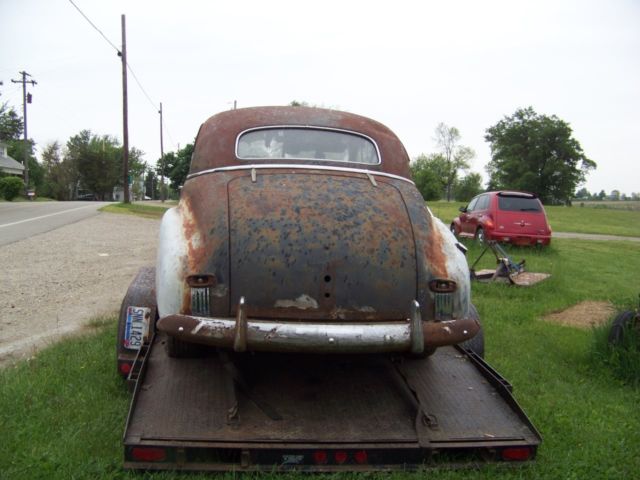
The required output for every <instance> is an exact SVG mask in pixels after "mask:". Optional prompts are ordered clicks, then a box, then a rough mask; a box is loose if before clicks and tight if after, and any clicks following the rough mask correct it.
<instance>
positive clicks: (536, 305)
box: [0, 240, 640, 480]
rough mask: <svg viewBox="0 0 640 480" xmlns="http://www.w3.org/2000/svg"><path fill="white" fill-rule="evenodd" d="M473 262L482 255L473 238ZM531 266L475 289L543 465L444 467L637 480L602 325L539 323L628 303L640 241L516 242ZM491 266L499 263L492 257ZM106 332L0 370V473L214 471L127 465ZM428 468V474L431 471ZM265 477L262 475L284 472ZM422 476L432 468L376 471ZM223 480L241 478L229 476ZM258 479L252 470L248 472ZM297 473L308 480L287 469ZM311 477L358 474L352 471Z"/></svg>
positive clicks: (638, 425)
mask: <svg viewBox="0 0 640 480" xmlns="http://www.w3.org/2000/svg"><path fill="white" fill-rule="evenodd" d="M469 247H470V251H469V254H468V259H469V261H473V260H474V259H475V258H476V257H477V255H478V254H479V253H480V249H479V247H477V246H475V245H471V244H470V245H469ZM508 251H509V253H510V254H511V255H512V256H513V257H514V258H515V259H520V258H521V257H525V258H526V260H527V266H528V269H529V270H530V271H542V272H548V273H551V274H552V277H551V278H550V279H548V280H546V281H544V282H542V283H540V284H538V285H536V286H534V287H529V288H517V287H509V286H507V285H503V284H476V283H474V285H473V293H472V296H473V301H474V303H475V304H476V305H477V307H478V310H479V312H480V315H481V318H482V321H483V324H484V328H485V332H486V358H487V360H488V361H489V362H490V363H491V364H492V365H493V366H494V367H495V368H496V369H497V370H498V371H499V372H500V373H502V374H503V375H504V376H505V377H506V378H507V379H508V380H509V381H510V382H511V383H512V384H513V385H514V393H515V396H516V398H517V400H518V402H519V403H520V404H521V405H522V406H523V408H524V409H525V411H526V412H527V414H528V415H529V416H530V418H531V420H532V421H533V423H534V424H535V425H536V427H537V428H538V429H539V430H540V432H541V434H542V436H543V444H542V446H541V448H540V450H539V453H538V458H537V460H536V461H534V462H532V463H531V464H527V465H519V466H515V467H514V466H506V467H505V466H504V465H501V466H500V465H498V466H496V465H483V466H480V467H478V468H473V469H464V470H452V471H450V470H447V469H439V470H438V471H437V472H434V475H435V474H437V477H438V478H444V479H463V478H464V479H494V478H505V479H519V478H543V479H557V478H562V479H582V478H612V479H613V478H629V479H630V478H637V472H639V471H640V455H638V445H640V409H639V408H638V405H639V404H640V389H639V388H638V387H634V386H632V385H630V384H629V383H625V382H623V381H622V380H620V379H619V378H618V377H617V376H616V375H615V372H614V370H613V369H611V368H610V367H609V365H608V364H607V363H606V362H605V361H603V359H602V357H601V356H599V355H597V354H596V352H595V350H594V344H595V337H596V335H594V332H593V331H590V330H580V329H577V328H572V327H566V326H560V325H557V324H553V323H548V322H545V321H542V320H540V317H541V316H543V315H545V314H546V313H549V312H552V311H557V310H560V309H563V308H566V307H568V306H570V305H573V304H575V303H578V302H580V301H582V300H586V299H589V300H604V301H610V302H612V303H613V304H614V305H616V306H618V307H621V308H622V307H630V306H632V305H633V304H634V302H635V301H636V298H637V295H638V293H639V287H640V284H639V283H638V276H637V272H639V271H640V245H638V244H635V243H632V242H618V241H615V242H593V241H581V240H572V241H570V240H557V241H556V242H554V243H553V244H552V245H551V247H550V248H546V249H542V250H536V249H524V248H516V247H509V248H508ZM483 261H484V262H485V266H490V265H492V264H493V262H492V261H491V260H490V259H488V258H487V259H486V260H483ZM101 323H104V322H97V323H96V324H95V325H94V326H95V327H97V328H98V329H99V333H98V334H94V335H90V336H86V337H83V338H78V339H72V340H68V341H64V342H62V343H59V344H57V345H55V346H52V347H51V348H49V349H47V350H45V351H43V352H42V353H40V354H39V355H38V356H37V357H35V358H34V359H32V360H30V361H28V362H22V363H20V364H18V365H17V366H16V367H11V368H8V369H5V370H3V371H0V427H1V428H0V430H1V431H2V441H1V442H0V478H2V479H4V478H7V479H32V478H47V479H55V478H60V479H67V478H75V479H82V478H87V479H89V478H163V479H164V478H189V479H199V478H210V477H208V476H205V475H180V474H177V473H164V474H151V473H148V474H143V475H135V474H131V473H128V472H124V471H123V470H122V469H121V464H122V447H121V444H120V442H121V436H122V432H123V429H124V422H125V419H126V415H127V410H128V402H129V394H128V392H127V389H126V387H125V385H124V384H123V382H122V381H121V380H120V378H119V377H118V376H117V375H116V372H115V358H114V357H115V352H114V350H115V349H114V341H115V340H114V339H115V318H112V319H111V320H110V321H108V322H106V323H107V325H106V326H102V327H100V324H101ZM427 475H428V474H427ZM251 477H253V476H251ZM276 477H277V475H276V474H265V475H262V476H261V478H276ZM366 477H367V478H375V479H378V478H380V479H387V478H394V479H403V480H404V479H416V480H417V479H422V478H425V474H424V473H394V474H392V475H387V474H367V475H366ZM221 478H229V479H230V478H236V475H232V474H227V475H222V476H221ZM247 478H250V476H247ZM288 478H295V479H297V478H309V477H308V476H307V475H297V474H292V475H288ZM314 478H323V479H324V478H332V479H335V478H345V479H347V478H350V479H351V478H361V477H360V476H356V475H354V474H343V475H322V476H318V477H316V476H314Z"/></svg>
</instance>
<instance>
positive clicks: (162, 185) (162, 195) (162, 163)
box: [158, 102, 165, 203]
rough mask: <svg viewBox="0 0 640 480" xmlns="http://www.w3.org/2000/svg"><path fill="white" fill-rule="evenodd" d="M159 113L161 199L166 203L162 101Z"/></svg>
mask: <svg viewBox="0 0 640 480" xmlns="http://www.w3.org/2000/svg"><path fill="white" fill-rule="evenodd" d="M158 113H159V114H160V165H161V172H162V180H161V182H162V183H161V186H160V200H162V203H164V200H165V198H164V147H163V143H162V102H160V110H159V111H158Z"/></svg>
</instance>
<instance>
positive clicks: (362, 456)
mask: <svg viewBox="0 0 640 480" xmlns="http://www.w3.org/2000/svg"><path fill="white" fill-rule="evenodd" d="M353 458H355V460H356V463H359V464H360V465H363V464H365V463H367V462H368V461H369V456H368V455H367V451H366V450H358V451H357V452H356V453H354V454H353Z"/></svg>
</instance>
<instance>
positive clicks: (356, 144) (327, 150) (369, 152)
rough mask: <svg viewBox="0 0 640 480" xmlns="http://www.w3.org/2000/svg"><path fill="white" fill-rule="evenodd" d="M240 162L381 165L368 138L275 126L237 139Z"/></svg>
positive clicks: (345, 133) (242, 135)
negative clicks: (275, 161)
mask: <svg viewBox="0 0 640 480" xmlns="http://www.w3.org/2000/svg"><path fill="white" fill-rule="evenodd" d="M236 156H237V157H238V158H239V159H240V160H268V159H278V160H285V159H290V160H316V161H317V160H324V161H330V162H345V163H366V164H369V165H375V164H378V163H380V155H379V154H378V148H377V146H376V144H375V143H374V142H373V140H371V139H370V138H368V137H365V136H362V135H357V134H354V133H350V132H344V131H340V130H329V129H319V128H296V127H273V128H261V129H256V130H249V131H246V132H243V133H241V134H240V136H239V137H238V141H237V144H236Z"/></svg>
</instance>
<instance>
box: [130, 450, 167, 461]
mask: <svg viewBox="0 0 640 480" xmlns="http://www.w3.org/2000/svg"><path fill="white" fill-rule="evenodd" d="M131 457H132V458H133V459H134V460H137V461H139V462H162V461H163V460H165V459H166V458H167V451H166V450H165V449H164V448H159V447H134V448H132V449H131Z"/></svg>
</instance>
